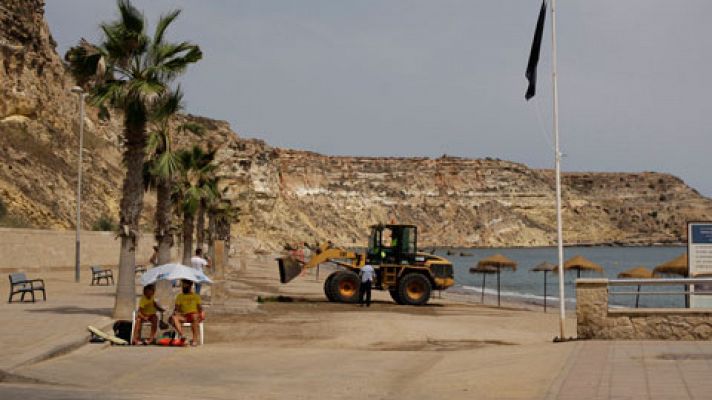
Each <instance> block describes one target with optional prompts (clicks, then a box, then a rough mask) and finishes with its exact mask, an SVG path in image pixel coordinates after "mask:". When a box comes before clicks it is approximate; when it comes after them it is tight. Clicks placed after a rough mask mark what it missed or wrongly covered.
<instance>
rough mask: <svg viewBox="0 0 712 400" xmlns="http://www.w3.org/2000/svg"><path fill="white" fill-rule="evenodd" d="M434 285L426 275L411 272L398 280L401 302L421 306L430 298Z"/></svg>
mask: <svg viewBox="0 0 712 400" xmlns="http://www.w3.org/2000/svg"><path fill="white" fill-rule="evenodd" d="M431 291H432V285H431V284H430V281H429V280H428V278H426V277H425V275H422V274H418V273H410V274H407V275H406V276H404V277H403V278H401V280H400V282H398V297H399V298H400V300H401V304H406V305H410V306H421V305H423V304H426V303H427V302H428V300H430V292H431Z"/></svg>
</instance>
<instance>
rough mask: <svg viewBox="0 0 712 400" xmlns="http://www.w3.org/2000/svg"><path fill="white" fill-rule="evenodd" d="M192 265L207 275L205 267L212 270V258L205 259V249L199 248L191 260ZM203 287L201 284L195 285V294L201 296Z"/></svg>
mask: <svg viewBox="0 0 712 400" xmlns="http://www.w3.org/2000/svg"><path fill="white" fill-rule="evenodd" d="M190 265H191V266H192V267H193V268H195V269H197V270H198V271H200V272H203V273H205V271H204V270H203V267H206V268H210V258H209V257H206V258H204V257H203V249H201V248H200V247H198V248H197V249H195V255H194V256H193V257H191V259H190ZM201 287H202V285H201V284H200V283H196V284H195V294H200V288H201Z"/></svg>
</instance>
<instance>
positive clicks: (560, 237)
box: [551, 0, 566, 340]
mask: <svg viewBox="0 0 712 400" xmlns="http://www.w3.org/2000/svg"><path fill="white" fill-rule="evenodd" d="M551 66H552V73H551V75H552V76H551V77H552V82H553V90H554V146H555V152H556V153H555V155H554V159H555V163H556V236H557V245H558V253H559V331H560V336H559V339H560V340H564V339H565V338H566V335H565V330H564V325H565V321H566V298H565V295H564V234H563V228H562V225H563V224H562V220H561V151H559V87H558V82H557V81H558V77H557V74H556V0H551Z"/></svg>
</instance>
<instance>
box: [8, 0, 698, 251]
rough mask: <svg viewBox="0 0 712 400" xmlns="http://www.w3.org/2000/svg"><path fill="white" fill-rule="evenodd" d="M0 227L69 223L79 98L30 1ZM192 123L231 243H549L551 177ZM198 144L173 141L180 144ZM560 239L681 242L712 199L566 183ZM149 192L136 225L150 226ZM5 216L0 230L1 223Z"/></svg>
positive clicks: (17, 9)
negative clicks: (381, 230) (401, 231)
mask: <svg viewBox="0 0 712 400" xmlns="http://www.w3.org/2000/svg"><path fill="white" fill-rule="evenodd" d="M0 22H1V24H0V61H2V67H1V68H0V83H1V86H0V95H2V96H3V102H2V103H0V138H1V144H0V160H1V161H2V165H1V166H0V199H2V202H3V203H4V204H5V205H6V207H7V208H8V212H9V215H10V216H11V217H12V218H11V219H8V217H6V218H5V219H4V220H3V219H0V223H5V224H8V223H11V224H19V225H26V226H36V227H53V228H70V227H73V220H74V205H75V203H74V198H75V195H76V192H75V185H76V163H77V148H78V136H77V130H78V124H77V121H78V114H77V98H76V95H73V94H71V93H70V92H69V89H70V88H71V87H72V86H73V82H72V79H71V78H70V76H69V75H68V74H67V72H66V70H65V67H64V65H63V63H62V61H61V59H60V57H59V56H58V55H57V53H56V51H55V43H54V42H53V40H52V37H51V35H50V32H49V29H48V27H47V24H46V23H45V22H44V19H43V2H42V1H40V0H5V1H3V3H2V4H0ZM183 118H191V119H193V120H194V121H198V122H200V123H201V124H203V125H204V126H205V127H206V128H207V129H208V133H207V134H206V136H205V137H204V138H202V139H201V140H202V141H203V142H205V141H207V142H209V143H210V145H211V146H214V147H217V148H218V149H219V151H218V162H219V164H220V171H219V174H220V175H221V177H222V181H223V184H224V185H225V186H227V188H228V192H227V196H228V197H229V198H230V199H232V200H233V202H234V203H235V204H236V205H239V206H240V207H241V208H242V211H243V212H242V217H241V220H240V222H238V223H237V224H235V226H234V227H233V233H234V234H235V235H243V236H244V235H249V236H254V237H256V238H258V239H259V240H261V241H263V242H266V243H270V244H272V245H274V246H276V245H279V244H282V243H284V242H287V241H289V242H295V241H310V242H311V241H314V240H324V239H332V240H334V241H336V242H338V243H342V244H346V245H351V244H363V243H365V238H366V234H367V230H368V226H369V225H371V224H374V223H379V222H388V221H398V222H402V223H414V224H417V225H419V226H420V227H421V230H420V237H421V243H425V244H428V245H430V244H439V245H452V246H512V245H514V246H542V245H550V244H552V243H554V241H555V213H554V190H553V176H552V173H551V171H545V170H535V169H531V168H528V167H527V166H525V165H522V164H517V163H513V162H508V161H500V160H491V159H485V160H473V159H464V158H453V157H441V158H437V159H430V158H373V157H330V156H324V155H320V154H316V153H310V152H304V151H294V150H286V149H277V148H273V147H270V146H269V145H267V144H265V143H264V142H262V141H259V140H250V139H241V138H239V137H238V136H237V135H236V134H235V133H234V132H233V131H231V129H230V127H229V126H228V125H227V123H225V122H221V121H214V120H210V119H207V118H202V117H194V116H184V117H183ZM119 123H120V120H119V119H114V120H112V121H111V122H101V121H99V120H98V118H97V117H96V110H93V109H91V108H90V107H88V114H87V117H86V119H85V124H86V132H85V134H86V137H85V153H84V154H85V165H84V168H85V170H86V171H88V173H87V174H86V175H85V180H84V187H85V188H84V190H83V198H84V211H83V221H84V225H85V227H89V226H91V224H92V223H94V222H95V221H96V220H97V219H98V218H99V217H101V216H102V215H107V216H110V217H113V219H116V216H117V214H118V200H119V198H118V196H119V192H120V182H121V178H122V176H123V170H122V166H121V161H120V132H121V127H120V126H119ZM195 139H196V138H194V137H190V136H186V137H182V138H179V142H180V143H181V144H182V145H187V144H188V143H190V142H191V141H194V140H195ZM563 181H564V222H565V237H566V240H567V242H569V243H571V244H573V243H585V244H595V243H619V244H650V243H669V242H679V241H681V240H683V238H684V234H685V221H687V220H710V219H712V200H710V199H708V198H705V197H703V196H700V195H699V194H698V193H697V192H696V191H694V190H693V189H691V188H690V187H688V186H686V185H685V184H684V182H682V181H681V180H680V179H678V178H675V177H673V176H670V175H666V174H659V173H640V174H628V173H621V174H615V173H570V174H565V176H564V179H563ZM150 203H151V196H147V210H146V212H145V218H144V220H145V226H146V230H147V231H150V225H151V223H150V221H151V218H150V210H151V204H150ZM8 221H9V222H8Z"/></svg>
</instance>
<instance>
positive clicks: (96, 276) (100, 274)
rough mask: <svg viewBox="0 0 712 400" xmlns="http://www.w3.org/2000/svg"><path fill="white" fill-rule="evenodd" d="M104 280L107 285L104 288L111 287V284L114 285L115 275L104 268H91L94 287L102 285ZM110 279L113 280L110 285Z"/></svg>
mask: <svg viewBox="0 0 712 400" xmlns="http://www.w3.org/2000/svg"><path fill="white" fill-rule="evenodd" d="M102 279H103V280H104V282H105V284H104V285H102V286H109V285H110V284H111V285H113V284H114V273H113V272H112V271H111V270H110V269H108V268H102V267H97V266H94V267H91V284H92V286H94V285H101V280H102ZM109 279H111V283H109Z"/></svg>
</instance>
